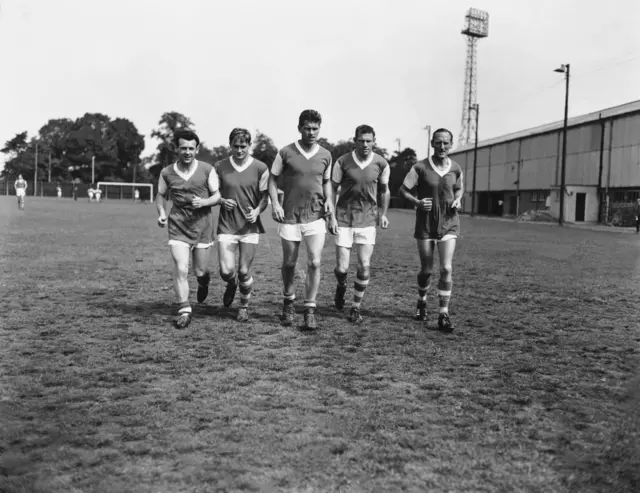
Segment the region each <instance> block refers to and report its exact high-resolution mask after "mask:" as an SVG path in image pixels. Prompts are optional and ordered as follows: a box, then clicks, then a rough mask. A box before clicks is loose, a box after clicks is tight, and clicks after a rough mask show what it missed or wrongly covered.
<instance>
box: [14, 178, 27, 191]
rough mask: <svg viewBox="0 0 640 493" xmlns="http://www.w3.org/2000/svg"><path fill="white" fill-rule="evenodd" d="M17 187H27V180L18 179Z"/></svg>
mask: <svg viewBox="0 0 640 493" xmlns="http://www.w3.org/2000/svg"><path fill="white" fill-rule="evenodd" d="M15 188H16V189H18V188H27V180H24V179H23V180H16V183H15Z"/></svg>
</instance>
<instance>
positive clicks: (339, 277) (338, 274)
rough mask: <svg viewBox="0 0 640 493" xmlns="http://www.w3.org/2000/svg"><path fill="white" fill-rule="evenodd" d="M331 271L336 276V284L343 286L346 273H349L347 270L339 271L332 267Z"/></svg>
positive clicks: (345, 280)
mask: <svg viewBox="0 0 640 493" xmlns="http://www.w3.org/2000/svg"><path fill="white" fill-rule="evenodd" d="M333 273H334V274H335V276H336V280H337V281H338V284H339V285H340V286H344V285H346V284H347V275H348V274H349V273H348V272H340V271H338V269H334V270H333Z"/></svg>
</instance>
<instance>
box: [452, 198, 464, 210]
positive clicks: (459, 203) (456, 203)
mask: <svg viewBox="0 0 640 493" xmlns="http://www.w3.org/2000/svg"><path fill="white" fill-rule="evenodd" d="M451 208H452V209H455V210H457V211H459V210H460V209H462V201H461V199H455V200H454V201H453V203H452V204H451Z"/></svg>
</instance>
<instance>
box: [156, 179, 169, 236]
mask: <svg viewBox="0 0 640 493" xmlns="http://www.w3.org/2000/svg"><path fill="white" fill-rule="evenodd" d="M167 189H168V187H167V182H166V181H165V179H164V177H163V176H162V175H160V178H159V179H158V193H157V194H156V210H157V211H158V226H160V227H161V228H164V227H165V225H166V224H167V210H166V209H167V199H166V194H167Z"/></svg>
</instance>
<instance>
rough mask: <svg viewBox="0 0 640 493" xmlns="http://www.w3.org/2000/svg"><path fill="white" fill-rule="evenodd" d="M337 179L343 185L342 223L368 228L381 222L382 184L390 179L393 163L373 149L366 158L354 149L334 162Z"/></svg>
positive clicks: (339, 214)
mask: <svg viewBox="0 0 640 493" xmlns="http://www.w3.org/2000/svg"><path fill="white" fill-rule="evenodd" d="M331 179H332V180H333V182H335V183H337V184H339V185H340V195H339V197H338V203H337V206H336V219H337V221H338V225H339V226H342V227H347V228H367V227H371V226H376V224H377V222H378V184H379V183H380V184H388V183H389V163H388V162H387V160H386V159H384V158H383V157H382V156H380V155H378V154H376V153H371V155H370V156H369V157H368V158H367V160H365V161H360V159H358V156H357V154H356V153H355V151H354V152H350V153H348V154H344V155H343V156H340V157H339V158H338V160H337V161H336V163H335V164H334V166H333V172H332V175H331Z"/></svg>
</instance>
